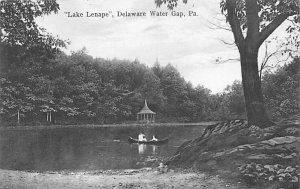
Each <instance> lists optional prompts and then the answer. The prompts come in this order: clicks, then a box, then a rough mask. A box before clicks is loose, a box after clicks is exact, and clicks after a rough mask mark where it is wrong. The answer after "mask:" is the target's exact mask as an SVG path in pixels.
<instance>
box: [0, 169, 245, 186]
mask: <svg viewBox="0 0 300 189" xmlns="http://www.w3.org/2000/svg"><path fill="white" fill-rule="evenodd" d="M228 187H230V188H233V189H238V188H244V187H243V186H242V184H240V183H230V182H228V181H225V180H224V179H222V178H220V177H219V175H209V174H207V173H202V172H194V171H189V170H167V171H166V170H160V169H159V168H149V167H146V168H141V169H123V170H107V171H101V170H98V171H78V172H77V171H45V172H34V171H16V170H5V169H0V188H3V189H4V188H9V189H15V188H16V189H17V188H18V189H29V188H56V189H60V188H74V189H77V188H78V189H79V188H80V189H81V188H104V189H105V188H118V189H127V188H150V189H152V188H153V189H154V188H155V189H156V188H178V189H179V188H186V189H189V188H199V189H204V188H220V189H223V188H224V189H225V188H228Z"/></svg>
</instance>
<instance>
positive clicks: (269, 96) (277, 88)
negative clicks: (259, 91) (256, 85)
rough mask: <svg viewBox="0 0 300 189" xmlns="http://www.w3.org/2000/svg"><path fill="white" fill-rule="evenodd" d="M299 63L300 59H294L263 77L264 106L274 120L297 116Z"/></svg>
mask: <svg viewBox="0 0 300 189" xmlns="http://www.w3.org/2000/svg"><path fill="white" fill-rule="evenodd" d="M299 63H300V58H298V57H296V58H295V59H294V60H293V61H292V62H291V63H289V64H286V65H284V66H281V67H279V68H278V69H277V70H276V71H275V72H270V71H269V72H267V73H266V74H265V75H264V76H263V81H262V87H263V91H264V96H265V101H266V105H267V107H268V110H269V111H270V113H271V116H272V117H273V118H274V119H277V120H278V119H282V118H287V117H288V116H291V115H294V114H297V113H298V114H299V109H298V108H299V107H298V106H297V104H298V103H299V88H300V87H299V76H300V75H299Z"/></svg>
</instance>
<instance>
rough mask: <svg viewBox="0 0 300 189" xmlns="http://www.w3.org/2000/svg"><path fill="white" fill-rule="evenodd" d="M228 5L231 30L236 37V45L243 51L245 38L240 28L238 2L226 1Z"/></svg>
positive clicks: (234, 0) (233, 0)
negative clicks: (237, 12)
mask: <svg viewBox="0 0 300 189" xmlns="http://www.w3.org/2000/svg"><path fill="white" fill-rule="evenodd" d="M226 4H227V7H228V9H227V12H228V21H229V24H230V26H231V30H232V33H233V36H234V40H235V44H236V45H237V47H238V48H239V50H241V48H242V46H243V45H244V41H245V39H244V36H243V32H242V29H241V26H240V22H239V19H238V17H237V15H236V11H235V9H236V0H226Z"/></svg>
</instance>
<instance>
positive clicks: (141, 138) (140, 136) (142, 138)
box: [139, 133, 147, 141]
mask: <svg viewBox="0 0 300 189" xmlns="http://www.w3.org/2000/svg"><path fill="white" fill-rule="evenodd" d="M139 141H147V139H146V137H145V135H144V134H143V133H140V134H139Z"/></svg>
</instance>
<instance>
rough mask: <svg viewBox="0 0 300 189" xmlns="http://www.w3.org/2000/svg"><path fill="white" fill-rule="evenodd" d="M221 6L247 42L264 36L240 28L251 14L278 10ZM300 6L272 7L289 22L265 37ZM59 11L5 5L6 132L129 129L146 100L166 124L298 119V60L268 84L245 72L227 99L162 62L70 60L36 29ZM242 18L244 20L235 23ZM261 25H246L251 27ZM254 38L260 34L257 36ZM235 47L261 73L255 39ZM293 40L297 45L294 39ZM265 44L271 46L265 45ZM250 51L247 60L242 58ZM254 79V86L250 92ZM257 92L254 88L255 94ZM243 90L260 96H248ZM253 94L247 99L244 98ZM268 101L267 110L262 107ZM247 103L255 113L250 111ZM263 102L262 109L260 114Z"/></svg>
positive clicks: (1, 33) (2, 78) (0, 56)
mask: <svg viewBox="0 0 300 189" xmlns="http://www.w3.org/2000/svg"><path fill="white" fill-rule="evenodd" d="M158 2H160V1H157V2H156V3H158ZM172 2H175V4H174V5H173V4H172V5H173V6H171V7H169V8H170V9H171V8H173V7H174V6H176V2H177V0H174V1H172ZM185 2H186V1H185ZM161 3H166V2H163V1H162V2H161ZM158 5H161V4H158ZM169 5H170V2H169ZM220 5H221V9H222V12H223V13H224V14H225V16H226V17H227V18H228V21H229V23H230V25H231V27H232V29H233V30H234V31H233V33H234V34H237V33H238V32H240V31H241V28H239V27H240V25H239V24H242V26H244V27H243V28H242V29H246V28H247V27H249V29H248V32H247V36H248V35H249V36H250V37H251V36H252V37H253V35H254V33H255V35H256V34H258V35H260V34H259V33H257V31H258V30H257V28H258V27H259V26H258V25H257V24H256V25H255V24H253V25H251V29H250V25H247V24H246V23H245V22H241V23H239V22H240V21H241V19H242V18H244V17H245V15H246V14H250V13H249V10H251V9H255V11H253V12H251V13H252V14H253V15H255V14H257V13H258V12H259V10H258V9H256V8H257V6H258V5H260V6H261V10H263V11H264V10H266V11H267V12H265V15H270V12H268V10H269V9H268V6H269V5H273V4H272V2H256V1H254V2H250V1H246V4H241V6H242V7H245V6H246V7H245V9H241V10H239V9H238V8H236V6H237V4H236V1H235V0H227V1H221V4H220ZM298 5H299V2H298V1H292V3H291V6H290V7H286V5H285V4H278V6H275V7H271V8H272V9H274V10H276V9H279V8H280V7H281V6H282V7H283V8H285V9H280V10H282V11H283V12H282V14H281V13H280V14H279V15H275V16H277V17H276V18H281V17H282V19H281V20H279V21H278V20H277V19H275V20H273V21H272V18H273V17H274V16H273V17H266V18H265V17H264V19H265V20H266V21H268V22H271V23H270V26H273V25H274V24H272V23H277V25H275V26H274V27H273V29H272V30H268V29H267V30H264V32H261V34H262V33H265V34H266V35H265V37H267V36H268V35H269V34H270V33H272V32H273V31H274V29H276V28H277V27H278V26H279V25H280V24H281V23H282V22H283V21H284V20H285V19H286V18H287V17H288V16H289V15H290V14H291V15H295V13H296V12H297V11H298V10H297V9H294V8H295V7H298ZM234 7H235V8H234ZM253 7H254V8H253ZM265 8H266V9H265ZM234 9H237V10H238V11H234ZM290 9H292V11H290ZM58 10H59V5H58V4H57V2H56V1H29V0H28V1H21V0H14V1H1V4H0V18H1V22H0V28H1V29H0V39H1V40H0V60H1V64H0V66H1V67H0V74H1V75H0V83H1V87H0V98H1V99H0V100H1V104H0V119H1V120H0V121H1V125H16V124H23V125H26V124H30V125H38V124H45V123H49V124H85V123H93V124H102V123H121V122H130V121H134V120H135V113H137V112H138V111H139V110H140V108H142V105H143V101H144V99H147V101H148V104H149V107H150V108H151V109H152V110H153V111H155V112H157V113H158V121H159V122H197V121H204V120H224V119H232V118H245V117H246V113H245V112H246V111H245V107H246V109H247V117H248V120H250V123H253V124H258V125H264V124H265V123H266V125H268V124H267V123H268V122H269V121H268V117H269V116H266V115H265V112H267V113H268V114H269V115H270V116H271V117H273V118H281V117H285V116H288V115H290V114H293V113H295V112H297V111H298V108H297V102H298V99H297V98H298V97H297V90H295V89H298V91H299V86H298V85H297V83H298V81H299V73H298V72H299V69H298V65H299V58H298V57H294V60H293V62H292V63H289V64H286V65H285V66H282V67H279V68H278V69H277V71H275V72H266V73H265V74H264V76H263V77H262V79H261V78H260V77H259V76H258V69H256V68H255V69H254V70H253V68H251V73H252V75H253V76H255V77H253V78H251V77H249V75H247V74H248V72H247V73H246V72H245V73H244V76H243V85H242V83H241V82H239V81H236V82H234V83H233V84H232V85H230V86H228V87H227V88H226V89H225V90H224V92H222V93H218V94H212V93H211V91H210V90H209V89H207V88H205V87H203V86H201V85H198V86H196V87H194V86H193V85H192V84H191V83H189V82H186V81H185V80H184V78H182V77H181V75H180V73H179V72H178V70H177V69H176V68H175V67H174V66H172V65H171V64H168V65H167V66H160V64H159V63H158V62H156V63H155V64H154V66H153V67H147V66H145V65H143V64H141V63H140V62H139V61H138V60H134V61H129V60H118V59H113V60H106V59H101V58H93V57H92V56H89V55H88V53H87V52H86V50H85V49H84V48H83V49H82V50H79V51H77V52H73V53H72V54H71V55H66V54H65V53H63V51H62V50H61V49H62V48H65V47H66V46H67V44H68V43H69V42H68V41H65V40H61V39H58V38H57V37H54V36H52V35H51V34H49V33H47V31H46V30H45V29H44V28H41V27H39V26H38V24H37V23H36V21H35V19H36V18H37V17H40V16H42V15H48V14H51V13H56V12H57V11H58ZM245 10H246V13H245ZM286 12H288V13H289V14H286ZM237 13H239V15H236V14H237ZM240 13H243V14H240ZM253 15H252V16H253ZM281 15H283V16H281ZM257 19H258V18H257V17H253V18H252V17H247V21H249V23H250V22H251V23H253V20H254V21H255V20H257ZM266 28H268V27H266ZM292 29H293V27H292ZM252 30H253V31H254V30H255V32H254V33H251V31H252ZM290 30H291V28H290V29H289V28H288V33H291V32H293V31H296V30H295V29H293V30H291V31H290ZM289 31H290V32H289ZM235 39H236V43H237V42H238V41H240V42H241V43H238V44H240V45H241V44H243V45H242V46H241V47H240V52H241V55H243V54H244V55H245V56H244V57H243V56H241V58H242V59H243V58H244V59H243V60H244V61H243V60H241V62H243V64H242V68H243V70H244V71H245V69H244V68H246V67H247V66H249V65H254V67H257V59H256V58H257V57H256V56H257V53H254V55H253V56H252V55H251V56H250V55H249V54H247V53H248V51H247V48H248V47H249V48H248V50H249V49H250V51H249V52H257V50H258V47H259V46H260V45H256V46H255V45H254V46H255V48H253V46H251V40H250V41H249V39H250V38H249V39H248V38H247V37H246V38H245V36H242V35H240V36H238V35H235ZM288 39H290V40H292V41H297V40H296V39H297V38H294V37H289V38H288ZM261 41H264V38H263V39H262V40H261ZM261 41H260V42H261ZM254 42H256V41H254ZM238 44H237V45H238ZM244 47H245V49H246V51H247V52H246V53H243V52H244V51H245V49H244ZM251 48H253V49H254V50H253V49H252V50H251ZM250 54H251V53H250ZM250 59H251V60H250ZM247 62H248V63H247ZM254 72H255V73H254ZM249 73H250V72H249ZM252 79H254V80H253V81H254V85H253V86H248V85H249V84H251V82H250V81H252ZM200 82H201V81H200ZM251 87H254V88H253V90H252V89H251ZM261 88H262V89H263V92H262V91H261ZM244 89H247V90H248V91H249V90H250V91H251V92H253V94H252V93H250V92H249V93H248V92H246V93H245V94H244V93H243V90H244ZM246 94H247V95H248V97H246V98H244V97H245V95H246ZM263 94H264V95H263ZM249 95H250V96H249ZM262 98H264V101H265V105H266V106H263V104H262V102H263V99H262ZM244 99H246V101H247V102H248V106H245V101H244ZM255 99H256V100H255ZM256 102H258V104H257V107H256V106H254V105H255V103H256ZM246 104H247V103H246ZM252 105H253V107H252ZM264 107H266V110H267V111H265V110H264V109H265V108H264ZM251 112H252V113H253V115H252V114H251ZM260 112H261V113H262V114H260ZM250 114H251V115H250ZM249 115H250V116H249Z"/></svg>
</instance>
